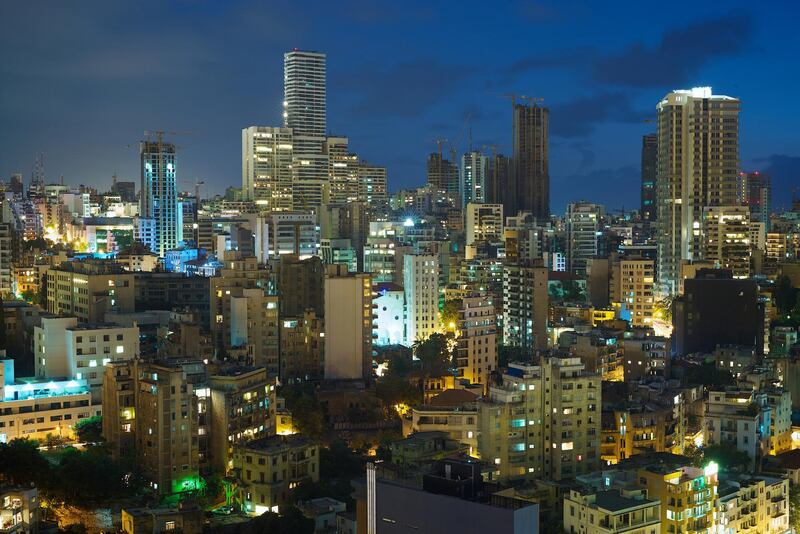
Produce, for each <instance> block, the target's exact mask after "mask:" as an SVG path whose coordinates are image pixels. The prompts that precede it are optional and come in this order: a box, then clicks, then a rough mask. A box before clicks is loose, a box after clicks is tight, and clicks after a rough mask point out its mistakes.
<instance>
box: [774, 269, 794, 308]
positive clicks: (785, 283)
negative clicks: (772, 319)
mask: <svg viewBox="0 0 800 534" xmlns="http://www.w3.org/2000/svg"><path fill="white" fill-rule="evenodd" d="M798 292H799V291H798V290H797V289H796V288H794V287H793V286H792V280H791V279H790V278H789V277H788V276H786V275H785V274H783V275H781V276H779V277H778V279H777V280H775V289H774V292H773V295H774V297H775V307H776V308H778V313H780V314H781V315H789V314H791V313H792V311H793V309H794V308H795V306H796V304H797V296H798V295H797V294H798Z"/></svg>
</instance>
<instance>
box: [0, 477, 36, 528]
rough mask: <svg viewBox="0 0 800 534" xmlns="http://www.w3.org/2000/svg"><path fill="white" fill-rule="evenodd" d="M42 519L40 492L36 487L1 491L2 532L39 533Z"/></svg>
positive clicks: (0, 522)
mask: <svg viewBox="0 0 800 534" xmlns="http://www.w3.org/2000/svg"><path fill="white" fill-rule="evenodd" d="M40 517H41V512H40V501H39V490H37V489H36V487H35V486H34V487H30V488H23V487H4V488H2V489H0V532H8V533H9V534H29V533H35V532H39V520H40Z"/></svg>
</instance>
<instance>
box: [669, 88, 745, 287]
mask: <svg viewBox="0 0 800 534" xmlns="http://www.w3.org/2000/svg"><path fill="white" fill-rule="evenodd" d="M739 105H740V102H739V100H737V99H735V98H731V97H729V96H721V95H714V94H712V92H711V88H710V87H695V88H694V89H690V90H676V91H673V92H671V93H669V94H667V95H666V96H665V97H664V98H663V99H662V100H661V101H660V102H659V103H658V105H657V106H656V109H657V112H658V154H657V168H658V170H657V172H656V206H657V214H656V218H657V221H658V223H657V224H658V226H657V244H658V269H657V272H658V277H659V289H660V291H661V292H662V293H673V294H674V293H675V292H677V289H678V277H679V274H680V272H679V270H680V264H681V260H697V259H703V230H704V229H703V215H704V210H705V208H708V207H712V206H733V205H736V200H737V198H736V197H737V195H736V181H737V173H738V166H739Z"/></svg>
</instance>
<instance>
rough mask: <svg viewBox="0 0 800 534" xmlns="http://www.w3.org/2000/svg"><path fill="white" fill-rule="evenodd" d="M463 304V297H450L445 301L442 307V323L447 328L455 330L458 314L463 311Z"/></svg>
mask: <svg viewBox="0 0 800 534" xmlns="http://www.w3.org/2000/svg"><path fill="white" fill-rule="evenodd" d="M461 305H462V302H461V299H449V300H446V301H444V306H443V307H442V324H443V325H444V326H445V328H447V329H449V330H455V328H456V327H457V326H458V315H459V313H460V312H461ZM450 325H453V326H450Z"/></svg>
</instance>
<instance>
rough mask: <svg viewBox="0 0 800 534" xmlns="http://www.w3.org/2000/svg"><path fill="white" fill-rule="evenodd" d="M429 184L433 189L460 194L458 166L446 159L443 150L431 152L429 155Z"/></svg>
mask: <svg viewBox="0 0 800 534" xmlns="http://www.w3.org/2000/svg"><path fill="white" fill-rule="evenodd" d="M427 169H428V186H429V187H430V188H431V189H432V190H433V191H440V192H445V193H449V194H451V195H457V194H458V189H459V187H458V167H456V164H455V163H454V162H452V161H450V160H447V159H444V157H443V156H442V153H441V152H431V154H430V155H429V156H428V163H427Z"/></svg>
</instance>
